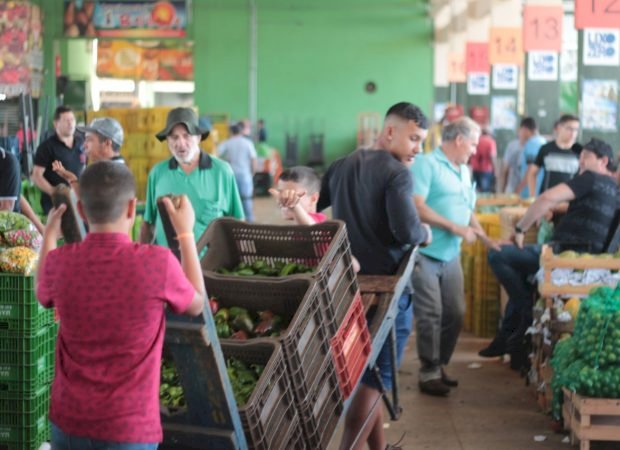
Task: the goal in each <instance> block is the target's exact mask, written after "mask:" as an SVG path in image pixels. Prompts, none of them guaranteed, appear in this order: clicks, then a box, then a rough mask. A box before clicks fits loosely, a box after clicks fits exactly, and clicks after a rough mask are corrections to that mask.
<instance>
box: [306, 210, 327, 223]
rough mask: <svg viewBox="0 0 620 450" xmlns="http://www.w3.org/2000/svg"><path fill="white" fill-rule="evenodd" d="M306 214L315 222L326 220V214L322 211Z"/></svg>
mask: <svg viewBox="0 0 620 450" xmlns="http://www.w3.org/2000/svg"><path fill="white" fill-rule="evenodd" d="M308 215H309V216H310V217H312V219H313V220H314V221H315V222H316V223H321V222H325V221H326V220H327V216H326V215H325V214H323V213H312V212H309V213H308Z"/></svg>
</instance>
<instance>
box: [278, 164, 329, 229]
mask: <svg viewBox="0 0 620 450" xmlns="http://www.w3.org/2000/svg"><path fill="white" fill-rule="evenodd" d="M320 189H321V179H320V178H319V176H318V175H317V174H316V172H315V171H314V170H313V169H311V168H310V167H305V166H295V167H291V168H290V169H286V170H285V171H284V172H282V173H281V174H280V178H278V184H277V189H269V192H270V193H271V195H273V197H274V198H275V199H276V201H277V202H278V206H280V208H281V210H282V218H284V219H286V220H294V221H295V222H296V223H297V224H298V225H314V224H316V223H321V222H325V221H326V220H327V216H326V215H325V214H322V213H318V212H316V204H317V202H318V201H319V190H320Z"/></svg>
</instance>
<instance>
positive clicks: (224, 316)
mask: <svg viewBox="0 0 620 450" xmlns="http://www.w3.org/2000/svg"><path fill="white" fill-rule="evenodd" d="M229 317H230V312H229V310H228V308H220V309H218V311H217V312H216V313H215V316H214V318H215V323H222V322H228V319H229Z"/></svg>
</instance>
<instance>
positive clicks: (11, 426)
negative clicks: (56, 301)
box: [0, 273, 57, 450]
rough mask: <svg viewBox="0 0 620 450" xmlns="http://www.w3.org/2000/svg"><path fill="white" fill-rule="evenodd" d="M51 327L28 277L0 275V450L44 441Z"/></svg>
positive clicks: (51, 366)
mask: <svg viewBox="0 0 620 450" xmlns="http://www.w3.org/2000/svg"><path fill="white" fill-rule="evenodd" d="M56 332H57V326H56V325H55V324H54V314H53V311H51V310H46V309H44V308H42V307H41V306H40V305H39V303H38V302H37V300H36V298H35V296H34V277H33V276H24V275H15V274H8V273H0V448H2V449H3V450H30V449H35V450H36V449H38V448H39V446H40V445H41V444H42V443H43V442H46V441H48V440H49V438H50V425H49V421H48V411H49V406H50V385H51V382H52V379H53V377H54V348H55V343H56Z"/></svg>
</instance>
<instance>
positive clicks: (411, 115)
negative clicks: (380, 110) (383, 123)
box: [385, 102, 428, 130]
mask: <svg viewBox="0 0 620 450" xmlns="http://www.w3.org/2000/svg"><path fill="white" fill-rule="evenodd" d="M389 116H397V117H400V118H401V119H404V120H413V121H414V122H415V124H416V125H417V126H418V127H420V128H422V129H424V130H428V118H427V117H426V116H425V115H424V113H423V112H422V110H421V109H420V108H418V107H417V106H416V105H414V104H413V103H409V102H400V103H396V104H395V105H393V106H392V107H390V109H388V112H387V113H386V114H385V117H389Z"/></svg>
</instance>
